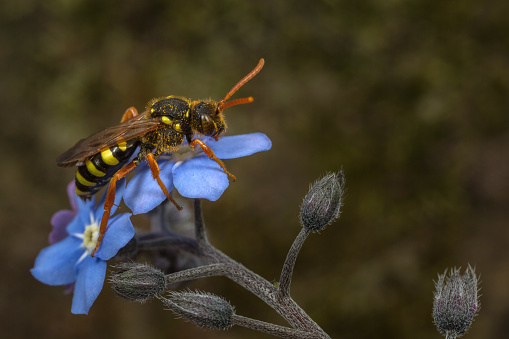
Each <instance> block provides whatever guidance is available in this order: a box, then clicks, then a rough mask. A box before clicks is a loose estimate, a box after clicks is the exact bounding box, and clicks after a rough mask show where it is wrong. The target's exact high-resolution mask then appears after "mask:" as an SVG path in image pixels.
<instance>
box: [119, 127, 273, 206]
mask: <svg viewBox="0 0 509 339" xmlns="http://www.w3.org/2000/svg"><path fill="white" fill-rule="evenodd" d="M200 139H202V140H203V141H204V142H205V143H206V144H207V145H208V146H209V147H210V148H211V149H212V150H213V151H214V154H215V155H216V156H217V157H218V158H219V159H234V158H240V157H245V156H248V155H251V154H254V153H257V152H261V151H268V150H269V149H270V148H271V146H272V143H271V141H270V139H269V138H268V137H267V136H266V135H265V134H263V133H252V134H242V135H234V136H225V137H222V138H220V139H219V140H218V141H215V140H214V138H211V137H203V138H200ZM157 162H158V164H159V170H160V173H159V176H160V178H161V180H162V181H163V183H164V185H165V186H166V188H167V189H168V191H171V190H172V189H173V188H174V187H175V188H176V189H177V191H178V192H179V193H180V195H182V196H184V197H187V198H203V199H207V200H210V201H215V200H217V199H219V197H220V196H221V195H222V194H223V192H224V191H225V190H226V188H227V187H228V185H229V180H228V176H227V174H226V173H225V172H224V171H223V170H222V169H221V167H220V166H219V164H218V163H217V162H216V161H214V160H212V159H210V158H209V157H208V156H207V155H206V154H205V153H203V152H202V151H201V149H200V147H196V149H194V150H193V149H192V148H191V147H190V146H189V145H188V144H187V143H184V144H183V145H182V146H181V147H180V148H179V149H178V150H177V151H175V152H173V153H171V154H168V155H163V156H161V157H159V159H158V161H157ZM165 199H166V196H165V195H164V193H163V192H162V190H161V188H160V187H159V185H158V184H157V181H156V180H154V178H153V177H152V174H151V172H150V168H149V167H148V165H147V163H146V162H143V163H141V164H140V165H139V166H138V168H137V172H136V174H135V175H134V177H133V178H132V179H131V181H129V183H128V185H127V189H126V192H125V194H124V202H125V203H126V205H127V206H128V207H129V208H130V209H131V210H132V212H133V214H140V213H146V212H148V211H151V210H152V209H154V208H155V207H156V206H159V205H160V204H161V203H162V202H163V201H164V200H165Z"/></svg>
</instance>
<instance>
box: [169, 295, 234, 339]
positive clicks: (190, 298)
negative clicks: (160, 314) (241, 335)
mask: <svg viewBox="0 0 509 339" xmlns="http://www.w3.org/2000/svg"><path fill="white" fill-rule="evenodd" d="M169 298H170V299H165V298H160V299H161V301H162V302H163V303H164V304H165V305H166V306H167V307H169V309H170V310H172V311H173V312H175V313H176V314H177V315H179V316H181V317H182V318H184V319H187V320H190V321H192V322H193V323H195V324H196V325H198V326H200V327H203V328H210V329H216V330H226V329H228V328H230V327H231V326H232V317H233V315H234V314H235V309H234V307H233V306H232V305H230V303H229V302H227V301H226V300H224V299H223V298H221V297H219V296H216V295H213V294H210V293H203V292H172V293H171V294H170V296H169Z"/></svg>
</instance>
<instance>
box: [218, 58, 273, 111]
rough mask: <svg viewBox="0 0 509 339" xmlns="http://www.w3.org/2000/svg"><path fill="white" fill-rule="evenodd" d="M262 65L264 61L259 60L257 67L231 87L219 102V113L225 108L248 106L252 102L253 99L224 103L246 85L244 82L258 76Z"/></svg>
mask: <svg viewBox="0 0 509 339" xmlns="http://www.w3.org/2000/svg"><path fill="white" fill-rule="evenodd" d="M264 64H265V60H263V58H261V59H260V61H259V62H258V65H256V67H255V68H254V69H253V70H252V71H251V72H249V73H248V74H247V75H246V76H245V77H243V78H242V79H241V80H240V81H239V82H237V84H236V85H235V86H233V88H232V89H231V90H230V91H229V92H228V93H227V94H226V96H225V97H224V99H223V100H221V101H219V104H218V108H219V110H220V111H221V110H223V109H225V108H228V107H231V106H235V105H240V104H248V103H250V102H253V100H254V99H253V97H247V98H242V99H235V100H232V101H230V102H226V100H228V99H229V98H230V97H231V96H232V95H233V94H234V93H235V92H237V91H238V90H239V88H241V87H242V86H244V85H245V84H246V82H248V81H249V80H251V79H252V78H253V77H254V76H255V75H256V74H258V72H260V71H261V69H262V68H263V65H264Z"/></svg>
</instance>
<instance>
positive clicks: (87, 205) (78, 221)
mask: <svg viewBox="0 0 509 339" xmlns="http://www.w3.org/2000/svg"><path fill="white" fill-rule="evenodd" d="M76 203H77V205H78V214H77V215H76V217H75V218H74V219H73V220H72V221H71V222H70V223H69V225H67V233H69V234H73V233H83V232H84V231H85V227H86V226H87V225H90V215H93V212H94V205H95V199H94V198H92V199H90V200H87V201H83V200H81V199H76Z"/></svg>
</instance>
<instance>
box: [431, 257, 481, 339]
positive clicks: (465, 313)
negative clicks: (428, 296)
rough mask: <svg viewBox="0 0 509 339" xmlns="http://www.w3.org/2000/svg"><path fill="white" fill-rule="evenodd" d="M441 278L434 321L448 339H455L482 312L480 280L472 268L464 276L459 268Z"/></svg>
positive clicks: (445, 273)
mask: <svg viewBox="0 0 509 339" xmlns="http://www.w3.org/2000/svg"><path fill="white" fill-rule="evenodd" d="M446 275H447V270H445V272H444V274H442V275H439V276H438V281H437V282H436V283H435V288H436V291H435V299H434V302H433V321H434V322H435V325H436V327H437V329H438V331H439V332H440V333H441V334H443V335H444V336H445V337H446V338H448V339H449V338H450V339H455V338H459V337H461V336H462V335H463V334H465V333H466V332H467V331H468V329H469V328H470V326H471V325H472V321H473V320H474V317H475V316H476V314H477V311H478V310H479V307H480V303H479V298H478V296H477V291H478V287H477V284H478V281H477V276H476V275H475V272H474V269H473V268H472V267H471V266H470V265H469V266H468V268H467V269H466V270H465V274H464V275H463V276H462V275H461V274H460V271H459V269H456V268H454V269H452V270H451V272H450V273H449V276H446Z"/></svg>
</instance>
